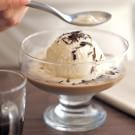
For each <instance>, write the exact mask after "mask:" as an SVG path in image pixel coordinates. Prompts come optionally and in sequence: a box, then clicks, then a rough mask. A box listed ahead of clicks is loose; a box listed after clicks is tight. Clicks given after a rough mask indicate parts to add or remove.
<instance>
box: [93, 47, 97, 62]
mask: <svg viewBox="0 0 135 135" xmlns="http://www.w3.org/2000/svg"><path fill="white" fill-rule="evenodd" d="M92 57H93V60H94V61H95V59H96V49H95V48H93V56H92Z"/></svg>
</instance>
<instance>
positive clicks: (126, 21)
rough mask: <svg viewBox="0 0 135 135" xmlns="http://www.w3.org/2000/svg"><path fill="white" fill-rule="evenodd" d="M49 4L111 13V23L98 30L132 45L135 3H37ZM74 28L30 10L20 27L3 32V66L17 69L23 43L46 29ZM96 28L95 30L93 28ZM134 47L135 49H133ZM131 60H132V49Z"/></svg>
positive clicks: (111, 0)
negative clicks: (111, 33) (25, 38)
mask: <svg viewBox="0 0 135 135" xmlns="http://www.w3.org/2000/svg"><path fill="white" fill-rule="evenodd" d="M38 1H41V2H45V3H48V4H50V5H52V6H54V7H56V8H58V9H59V10H61V11H63V12H65V13H69V14H70V13H74V12H79V11H87V10H103V11H108V12H110V13H112V19H111V21H109V22H107V23H105V24H103V25H100V26H98V27H96V28H100V29H105V30H108V31H113V32H115V33H118V34H120V35H122V36H124V37H125V38H126V39H127V40H128V41H129V42H130V44H132V45H133V31H134V27H133V22H134V21H133V10H134V8H133V7H134V4H133V2H132V0H124V1H123V0H117V1H116V0H83V1H82V0H74V1H73V0H68V1H63V0H55V1H54V0H38ZM61 27H62V28H63V27H74V26H71V25H69V24H66V23H65V22H63V21H61V20H60V19H58V18H57V17H55V16H53V15H51V14H49V13H45V12H42V11H38V10H36V9H29V11H28V12H27V14H26V16H25V17H24V19H23V21H22V22H21V24H19V25H18V26H17V27H14V28H11V29H9V30H7V31H5V32H1V33H0V67H3V66H17V65H18V57H19V49H20V46H21V41H22V40H23V39H24V37H26V36H27V35H29V34H31V33H33V32H37V31H41V30H46V29H57V28H61ZM94 28H95V27H94ZM132 47H133V46H132ZM132 47H131V49H130V53H129V55H128V57H129V58H130V59H132V57H133V49H132Z"/></svg>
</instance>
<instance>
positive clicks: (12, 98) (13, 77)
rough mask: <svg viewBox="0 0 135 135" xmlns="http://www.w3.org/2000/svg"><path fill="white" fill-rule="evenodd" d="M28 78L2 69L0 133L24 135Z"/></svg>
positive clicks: (0, 72) (0, 70) (0, 74)
mask: <svg viewBox="0 0 135 135" xmlns="http://www.w3.org/2000/svg"><path fill="white" fill-rule="evenodd" d="M26 82H27V79H26V78H25V77H24V76H23V75H22V74H21V73H18V72H16V71H12V70H3V69H0V135H22V129H23V123H24V112H25V101H26V98H25V97H26V87H25V86H26Z"/></svg>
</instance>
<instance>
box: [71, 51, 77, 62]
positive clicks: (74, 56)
mask: <svg viewBox="0 0 135 135" xmlns="http://www.w3.org/2000/svg"><path fill="white" fill-rule="evenodd" d="M75 53H76V50H73V51H72V56H73V60H76V59H77V57H76V54H75Z"/></svg>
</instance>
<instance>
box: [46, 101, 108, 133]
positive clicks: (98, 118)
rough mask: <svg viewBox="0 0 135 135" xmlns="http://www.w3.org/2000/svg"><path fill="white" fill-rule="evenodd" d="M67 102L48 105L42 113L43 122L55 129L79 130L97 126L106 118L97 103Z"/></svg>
mask: <svg viewBox="0 0 135 135" xmlns="http://www.w3.org/2000/svg"><path fill="white" fill-rule="evenodd" d="M65 103H66V102H65ZM77 103H78V101H77ZM69 104H70V103H69ZM69 104H68V105H67V104H66V105H65V104H62V103H60V104H58V105H57V106H50V107H49V108H48V109H47V110H46V111H45V112H44V115H43V117H44V121H45V123H46V124H47V125H49V126H50V127H52V128H54V129H56V130H61V131H69V132H81V131H88V130H92V129H95V128H98V127H99V126H101V125H102V124H103V123H104V121H105V120H106V116H107V114H106V112H105V111H104V109H103V108H102V107H101V106H99V105H97V104H93V105H91V104H88V103H87V104H84V102H83V104H82V102H79V104H73V102H72V106H71V104H70V105H69ZM80 104H81V105H80Z"/></svg>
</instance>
